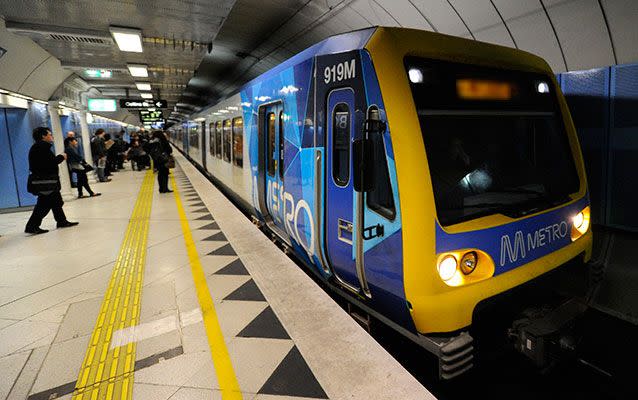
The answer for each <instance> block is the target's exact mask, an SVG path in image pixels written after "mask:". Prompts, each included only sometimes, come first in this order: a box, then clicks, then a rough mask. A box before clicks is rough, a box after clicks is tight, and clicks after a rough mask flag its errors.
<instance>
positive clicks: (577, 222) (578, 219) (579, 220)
mask: <svg viewBox="0 0 638 400" xmlns="http://www.w3.org/2000/svg"><path fill="white" fill-rule="evenodd" d="M572 221H573V223H574V228H576V229H579V228H580V227H582V226H583V224H584V223H585V216H584V215H583V212H582V211H581V212H579V213H578V214H576V216H575V217H574V218H572Z"/></svg>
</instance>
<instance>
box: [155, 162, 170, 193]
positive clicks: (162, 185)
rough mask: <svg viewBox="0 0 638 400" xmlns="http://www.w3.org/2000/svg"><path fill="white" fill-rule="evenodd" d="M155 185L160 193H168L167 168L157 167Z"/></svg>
mask: <svg viewBox="0 0 638 400" xmlns="http://www.w3.org/2000/svg"><path fill="white" fill-rule="evenodd" d="M157 183H159V191H160V193H164V192H166V191H168V168H166V167H165V166H164V165H158V166H157Z"/></svg>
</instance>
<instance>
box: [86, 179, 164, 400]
mask: <svg viewBox="0 0 638 400" xmlns="http://www.w3.org/2000/svg"><path fill="white" fill-rule="evenodd" d="M153 186H154V179H153V171H152V170H149V171H148V172H147V173H146V175H145V176H144V181H143V183H142V188H141V189H140V192H139V194H138V197H137V201H136V203H135V207H134V209H133V214H132V215H131V219H130V221H129V224H128V227H127V229H126V233H125V234H124V240H123V241H122V246H121V248H120V253H119V255H118V257H117V261H116V263H115V267H114V268H113V274H112V275H111V279H110V281H109V284H108V287H107V289H106V294H105V295H104V300H103V302H102V307H101V308H100V313H99V314H98V318H97V321H96V323H95V328H94V329H93V334H92V335H91V339H90V341H89V345H88V348H87V350H86V355H85V356H84V362H83V363H82V367H81V369H80V374H79V376H78V380H77V383H76V386H75V390H74V392H73V399H78V400H79V399H132V398H133V374H134V368H135V348H136V344H135V343H134V342H132V343H129V344H127V345H126V346H121V347H115V348H113V349H112V348H111V339H112V336H113V332H116V331H118V330H120V329H124V328H127V327H131V326H135V325H137V323H138V322H139V318H140V308H141V303H140V299H141V296H142V278H143V276H144V264H145V262H146V241H147V238H148V228H149V218H150V214H151V205H152V202H153Z"/></svg>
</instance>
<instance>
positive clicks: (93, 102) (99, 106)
mask: <svg viewBox="0 0 638 400" xmlns="http://www.w3.org/2000/svg"><path fill="white" fill-rule="evenodd" d="M88 103H89V104H88V108H89V111H102V112H113V111H115V110H117V105H116V104H115V99H89V102H88Z"/></svg>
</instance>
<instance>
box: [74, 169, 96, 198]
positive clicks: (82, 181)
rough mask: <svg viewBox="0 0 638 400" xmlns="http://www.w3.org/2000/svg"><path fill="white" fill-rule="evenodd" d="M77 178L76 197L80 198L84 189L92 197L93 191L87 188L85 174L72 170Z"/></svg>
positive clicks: (87, 182)
mask: <svg viewBox="0 0 638 400" xmlns="http://www.w3.org/2000/svg"><path fill="white" fill-rule="evenodd" d="M73 172H75V174H76V175H77V177H78V196H82V189H86V191H87V192H89V194H90V195H93V191H92V190H91V187H90V186H89V179H88V178H87V177H86V172H84V171H79V170H73Z"/></svg>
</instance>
